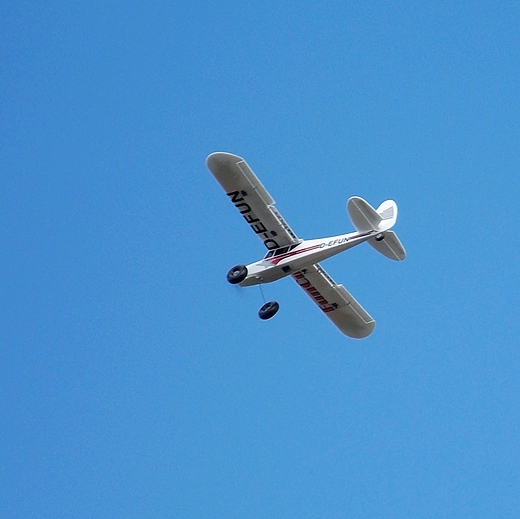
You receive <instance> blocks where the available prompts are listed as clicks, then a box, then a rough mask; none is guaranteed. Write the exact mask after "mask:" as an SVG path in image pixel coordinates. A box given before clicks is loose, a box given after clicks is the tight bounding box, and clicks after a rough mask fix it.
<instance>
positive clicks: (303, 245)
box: [240, 231, 377, 287]
mask: <svg viewBox="0 0 520 519" xmlns="http://www.w3.org/2000/svg"><path fill="white" fill-rule="evenodd" d="M375 234H377V232H376V231H369V232H363V233H361V232H352V233H349V234H341V235H340V236H332V237H330V238H319V239H317V240H303V241H301V242H300V243H298V244H294V245H290V246H288V247H281V248H279V249H275V250H270V251H269V252H268V253H267V254H266V255H265V257H264V258H263V259H261V260H260V261H256V262H255V263H251V264H250V265H247V277H246V278H245V279H244V281H242V282H241V283H240V286H242V287H246V286H251V285H259V284H261V283H271V282H272V281H277V280H278V279H281V278H283V277H285V276H288V275H290V274H294V273H295V272H297V271H299V270H301V269H303V268H305V267H308V266H310V265H313V264H315V263H318V262H319V261H323V260H324V259H327V258H330V257H331V256H334V255H335V254H339V253H340V252H343V251H345V250H347V249H351V248H352V247H355V246H356V245H359V244H360V243H363V242H365V241H366V240H368V239H369V238H371V237H372V236H374V235H375Z"/></svg>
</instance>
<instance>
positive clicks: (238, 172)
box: [206, 152, 300, 249]
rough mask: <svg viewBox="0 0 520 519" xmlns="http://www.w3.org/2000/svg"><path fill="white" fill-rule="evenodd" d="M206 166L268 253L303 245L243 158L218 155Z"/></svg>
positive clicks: (211, 157)
mask: <svg viewBox="0 0 520 519" xmlns="http://www.w3.org/2000/svg"><path fill="white" fill-rule="evenodd" d="M206 165H207V166H208V169H209V170H210V171H211V173H212V174H213V176H214V177H215V178H216V179H217V182H218V183H219V184H220V185H221V186H222V187H223V188H224V191H225V192H226V194H227V196H228V197H229V199H230V200H231V202H233V204H234V205H235V207H236V208H237V209H238V210H239V212H240V214H241V215H242V217H243V218H244V220H245V221H246V222H247V223H248V224H249V226H250V227H251V229H253V231H254V232H255V234H256V235H257V236H258V237H259V238H260V239H261V240H262V242H263V243H264V245H265V246H266V247H267V248H268V249H277V248H278V247H284V246H286V245H291V244H293V243H298V242H299V241H300V240H299V239H298V237H297V236H296V234H294V232H293V230H292V229H291V228H290V227H289V225H287V222H286V221H285V220H284V219H283V218H282V216H281V215H280V213H279V212H278V211H277V210H276V209H275V207H274V200H273V198H272V197H271V195H270V194H269V193H268V192H267V190H266V189H265V187H264V186H263V185H262V183H261V182H260V180H258V178H257V177H256V175H255V174H254V173H253V171H251V168H250V167H249V166H248V165H247V163H246V161H245V160H244V159H243V158H241V157H238V156H237V155H233V154H231V153H223V152H217V153H212V154H211V155H209V156H208V158H207V159H206Z"/></svg>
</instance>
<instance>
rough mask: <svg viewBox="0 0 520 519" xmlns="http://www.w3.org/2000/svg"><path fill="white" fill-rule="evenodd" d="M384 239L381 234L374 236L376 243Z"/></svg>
mask: <svg viewBox="0 0 520 519" xmlns="http://www.w3.org/2000/svg"><path fill="white" fill-rule="evenodd" d="M384 239H385V235H384V234H383V233H381V234H378V235H377V236H376V241H383V240H384Z"/></svg>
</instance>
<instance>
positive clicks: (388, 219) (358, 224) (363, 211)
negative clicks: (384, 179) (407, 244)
mask: <svg viewBox="0 0 520 519" xmlns="http://www.w3.org/2000/svg"><path fill="white" fill-rule="evenodd" d="M347 211H348V214H349V216H350V219H351V220H352V223H353V224H354V227H355V228H356V229H357V230H358V231H359V232H362V233H363V232H370V231H377V235H376V236H374V237H372V238H370V239H369V240H368V243H369V244H370V245H372V247H374V249H376V250H377V251H378V252H380V253H381V254H383V256H386V257H387V258H390V259H393V260H396V261H402V260H404V259H405V258H406V252H405V250H404V247H403V245H402V244H401V242H400V241H399V238H398V237H397V235H396V234H395V233H394V232H392V231H390V229H391V228H392V227H393V226H394V225H395V222H396V220H397V204H396V203H395V202H394V201H393V200H387V201H386V202H383V203H382V204H381V205H380V206H379V207H378V208H377V209H374V208H373V207H372V206H371V205H370V204H369V203H368V202H366V201H365V200H363V199H362V198H360V197H358V196H353V197H352V198H350V199H349V201H348V202H347Z"/></svg>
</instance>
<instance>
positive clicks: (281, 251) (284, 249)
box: [264, 243, 300, 259]
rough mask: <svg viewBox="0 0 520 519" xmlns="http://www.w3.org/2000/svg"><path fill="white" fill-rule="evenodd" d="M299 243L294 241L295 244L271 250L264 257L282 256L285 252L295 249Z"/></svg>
mask: <svg viewBox="0 0 520 519" xmlns="http://www.w3.org/2000/svg"><path fill="white" fill-rule="evenodd" d="M298 245H300V244H299V243H294V244H293V245H288V246H287V247H280V248H279V249H274V250H270V251H269V252H268V253H267V254H266V255H265V256H264V259H268V258H272V257H273V256H280V255H281V254H285V253H286V252H289V251H290V250H293V249H294V248H295V247H298Z"/></svg>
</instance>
